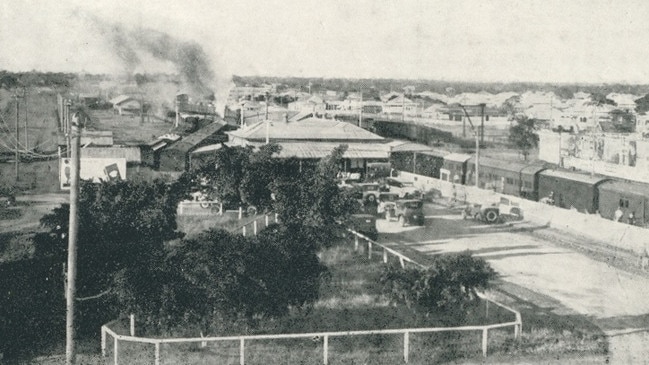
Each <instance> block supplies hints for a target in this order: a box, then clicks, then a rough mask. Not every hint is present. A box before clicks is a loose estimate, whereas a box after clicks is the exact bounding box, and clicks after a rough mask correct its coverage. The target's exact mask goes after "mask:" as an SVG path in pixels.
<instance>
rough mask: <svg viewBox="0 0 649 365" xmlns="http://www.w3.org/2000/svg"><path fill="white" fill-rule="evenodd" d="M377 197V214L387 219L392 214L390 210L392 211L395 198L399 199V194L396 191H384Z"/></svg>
mask: <svg viewBox="0 0 649 365" xmlns="http://www.w3.org/2000/svg"><path fill="white" fill-rule="evenodd" d="M378 199H379V205H378V207H377V208H376V214H377V216H379V217H385V219H389V217H390V216H391V215H392V213H391V212H393V211H394V206H395V205H396V202H397V200H399V195H398V194H397V193H390V192H384V193H380V194H379V198H378Z"/></svg>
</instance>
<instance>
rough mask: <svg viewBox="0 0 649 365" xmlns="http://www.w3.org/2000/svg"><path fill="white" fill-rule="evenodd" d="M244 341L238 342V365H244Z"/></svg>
mask: <svg viewBox="0 0 649 365" xmlns="http://www.w3.org/2000/svg"><path fill="white" fill-rule="evenodd" d="M245 341H246V340H244V339H243V338H241V339H240V340H239V365H244V364H245V363H246V350H245V349H246V347H245V346H246V343H245Z"/></svg>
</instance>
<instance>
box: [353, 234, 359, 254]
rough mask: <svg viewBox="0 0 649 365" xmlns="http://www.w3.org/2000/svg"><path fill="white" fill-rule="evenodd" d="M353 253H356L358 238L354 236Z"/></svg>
mask: <svg viewBox="0 0 649 365" xmlns="http://www.w3.org/2000/svg"><path fill="white" fill-rule="evenodd" d="M354 251H355V252H357V251H358V236H357V235H354Z"/></svg>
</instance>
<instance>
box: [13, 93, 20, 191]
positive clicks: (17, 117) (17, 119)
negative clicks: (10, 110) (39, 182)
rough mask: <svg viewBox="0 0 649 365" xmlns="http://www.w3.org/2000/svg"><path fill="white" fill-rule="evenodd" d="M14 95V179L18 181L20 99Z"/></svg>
mask: <svg viewBox="0 0 649 365" xmlns="http://www.w3.org/2000/svg"><path fill="white" fill-rule="evenodd" d="M14 97H15V98H16V156H15V159H16V181H18V169H19V167H18V165H19V164H20V152H19V150H18V149H19V148H20V147H19V146H18V145H19V144H20V138H19V134H20V124H18V121H19V113H20V100H19V99H20V96H18V93H16V95H14Z"/></svg>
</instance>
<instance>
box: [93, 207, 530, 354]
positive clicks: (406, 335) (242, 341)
mask: <svg viewBox="0 0 649 365" xmlns="http://www.w3.org/2000/svg"><path fill="white" fill-rule="evenodd" d="M275 219H277V215H275ZM254 222H256V220H255V221H254ZM266 223H267V224H268V215H266ZM243 227H244V228H245V226H243ZM348 231H349V232H350V233H351V234H352V235H354V249H355V250H356V251H358V249H359V246H360V242H359V240H361V239H362V240H365V241H366V243H367V252H368V257H369V258H370V259H371V258H372V257H373V251H372V248H373V247H374V246H376V247H380V248H381V249H382V250H383V255H382V258H383V263H387V262H388V255H392V256H395V257H396V258H397V259H398V260H399V262H400V264H401V266H402V267H405V264H406V263H410V264H413V265H417V266H419V267H425V266H424V265H422V264H420V263H418V262H416V261H414V260H412V259H410V258H409V257H407V256H405V255H403V254H401V253H400V252H397V251H395V250H393V249H391V248H389V247H386V246H385V245H383V244H380V243H378V242H375V241H373V240H371V239H369V238H368V237H366V236H364V235H362V234H360V233H358V232H355V231H353V230H348ZM244 232H245V231H244ZM479 295H480V297H481V298H482V299H484V300H485V304H486V310H487V312H488V310H489V309H488V308H489V303H493V304H494V305H496V306H498V307H501V308H503V309H504V310H506V311H509V312H510V313H512V314H513V315H514V318H515V319H514V321H512V322H505V323H495V324H490V325H482V326H479V325H478V326H460V327H426V328H399V329H385V330H362V331H361V330H359V331H338V332H331V331H329V332H311V333H287V334H276V335H246V336H223V337H192V338H147V337H137V336H135V318H134V317H133V316H132V315H131V317H130V334H129V335H120V334H118V333H116V332H115V331H113V330H112V329H110V326H111V325H112V324H114V323H115V322H116V321H113V322H110V323H107V324H105V325H103V326H102V327H101V353H102V356H103V357H106V353H107V352H106V350H107V342H108V335H110V336H111V337H112V338H113V363H114V364H115V365H118V364H119V353H120V352H119V351H120V346H119V345H120V341H124V342H135V343H144V344H151V345H153V346H154V364H155V365H160V364H161V363H162V353H161V348H160V347H161V345H162V344H178V343H200V344H201V346H203V347H204V346H206V345H207V343H208V342H212V343H217V342H238V343H239V364H240V365H244V364H245V354H246V343H249V342H251V341H254V340H280V339H300V338H310V339H314V338H320V339H322V341H323V348H322V361H323V364H325V365H327V364H328V363H329V338H332V337H349V336H367V335H381V334H383V335H389V334H391V335H402V336H403V361H404V362H405V363H408V360H409V352H410V334H411V333H434V332H454V331H455V332H467V331H469V332H471V331H474V332H480V333H481V334H482V336H481V347H482V355H483V356H485V357H486V356H487V350H488V348H487V345H488V339H489V331H490V330H494V329H499V328H507V327H513V328H514V338H515V339H519V338H520V336H521V333H522V327H523V321H522V318H521V314H520V312H518V311H516V310H514V309H512V308H510V307H508V306H506V305H504V304H501V303H498V302H496V301H494V300H491V299H489V298H487V297H486V296H485V295H484V294H479Z"/></svg>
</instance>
